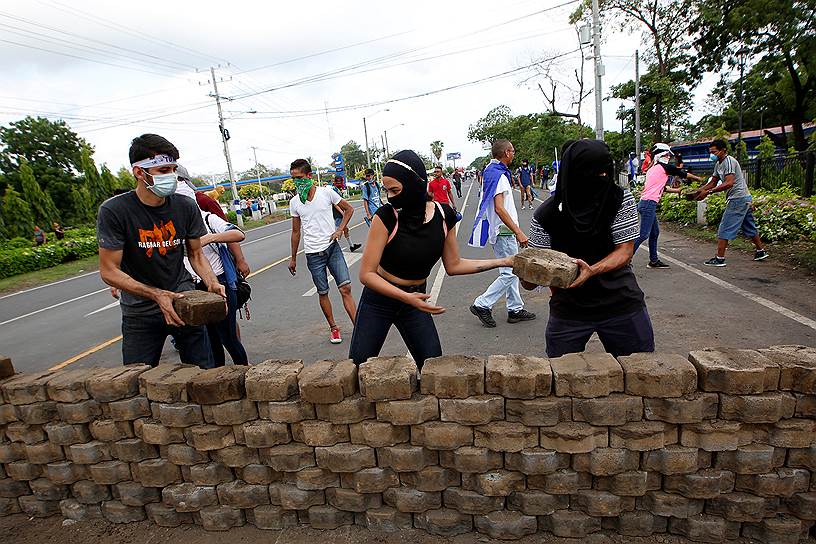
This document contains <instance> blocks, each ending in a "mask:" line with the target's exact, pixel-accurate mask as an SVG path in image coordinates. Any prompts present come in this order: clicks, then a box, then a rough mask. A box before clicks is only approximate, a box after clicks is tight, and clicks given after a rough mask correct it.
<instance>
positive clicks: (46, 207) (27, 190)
mask: <svg viewBox="0 0 816 544" xmlns="http://www.w3.org/2000/svg"><path fill="white" fill-rule="evenodd" d="M20 184H21V185H22V189H23V197H24V198H25V201H26V202H27V203H28V204H29V206H30V208H31V211H32V212H33V216H34V221H35V222H37V223H38V224H40V225H42V226H43V228H46V229H47V228H49V227H50V226H51V223H52V222H53V221H58V220H59V212H58V211H57V207H56V206H55V205H54V202H53V201H52V200H51V196H50V195H49V194H48V193H45V192H43V190H42V188H41V187H40V184H39V183H37V179H36V178H35V177H34V171H33V170H32V169H31V166H29V164H28V161H27V160H25V159H20Z"/></svg>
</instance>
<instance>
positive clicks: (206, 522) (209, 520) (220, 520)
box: [195, 291, 245, 531]
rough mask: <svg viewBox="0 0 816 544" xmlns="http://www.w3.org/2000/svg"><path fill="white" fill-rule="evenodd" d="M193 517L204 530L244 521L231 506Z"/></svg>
mask: <svg viewBox="0 0 816 544" xmlns="http://www.w3.org/2000/svg"><path fill="white" fill-rule="evenodd" d="M199 292H203V291H199ZM222 319H223V318H222ZM195 518H196V519H197V520H200V521H201V526H202V527H203V528H204V530H205V531H229V530H230V529H232V528H233V527H241V526H242V525H243V524H244V522H245V519H244V513H243V510H241V509H239V508H233V507H231V506H207V507H205V508H202V509H201V510H200V511H198V512H197V513H196V514H195Z"/></svg>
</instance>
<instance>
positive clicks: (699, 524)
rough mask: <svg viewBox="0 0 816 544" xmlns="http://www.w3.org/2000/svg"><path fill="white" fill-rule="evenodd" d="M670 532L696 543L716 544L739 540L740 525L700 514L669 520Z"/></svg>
mask: <svg viewBox="0 0 816 544" xmlns="http://www.w3.org/2000/svg"><path fill="white" fill-rule="evenodd" d="M669 532H670V533H672V534H676V535H681V536H684V537H686V538H688V539H689V540H693V541H694V542H710V543H712V544H715V543H719V542H724V541H726V540H735V539H737V538H739V534H740V524H739V522H734V521H728V520H726V519H723V518H721V517H718V516H708V515H705V514H698V515H696V516H690V517H688V518H685V519H683V518H671V519H669Z"/></svg>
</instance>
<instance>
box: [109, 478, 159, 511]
mask: <svg viewBox="0 0 816 544" xmlns="http://www.w3.org/2000/svg"><path fill="white" fill-rule="evenodd" d="M113 491H114V496H115V497H116V499H117V500H119V501H120V502H121V503H122V504H124V505H126V506H145V505H146V504H150V503H154V502H160V501H161V489H159V488H157V487H144V486H143V485H141V484H139V483H138V482H119V483H118V484H116V485H114V486H113Z"/></svg>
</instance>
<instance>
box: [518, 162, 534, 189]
mask: <svg viewBox="0 0 816 544" xmlns="http://www.w3.org/2000/svg"><path fill="white" fill-rule="evenodd" d="M518 175H519V180H520V181H521V184H522V185H524V186H525V187H527V186H528V185H530V184H531V183H532V182H533V177H532V173H531V171H530V167H529V166H521V167H520V168H519V169H518Z"/></svg>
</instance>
